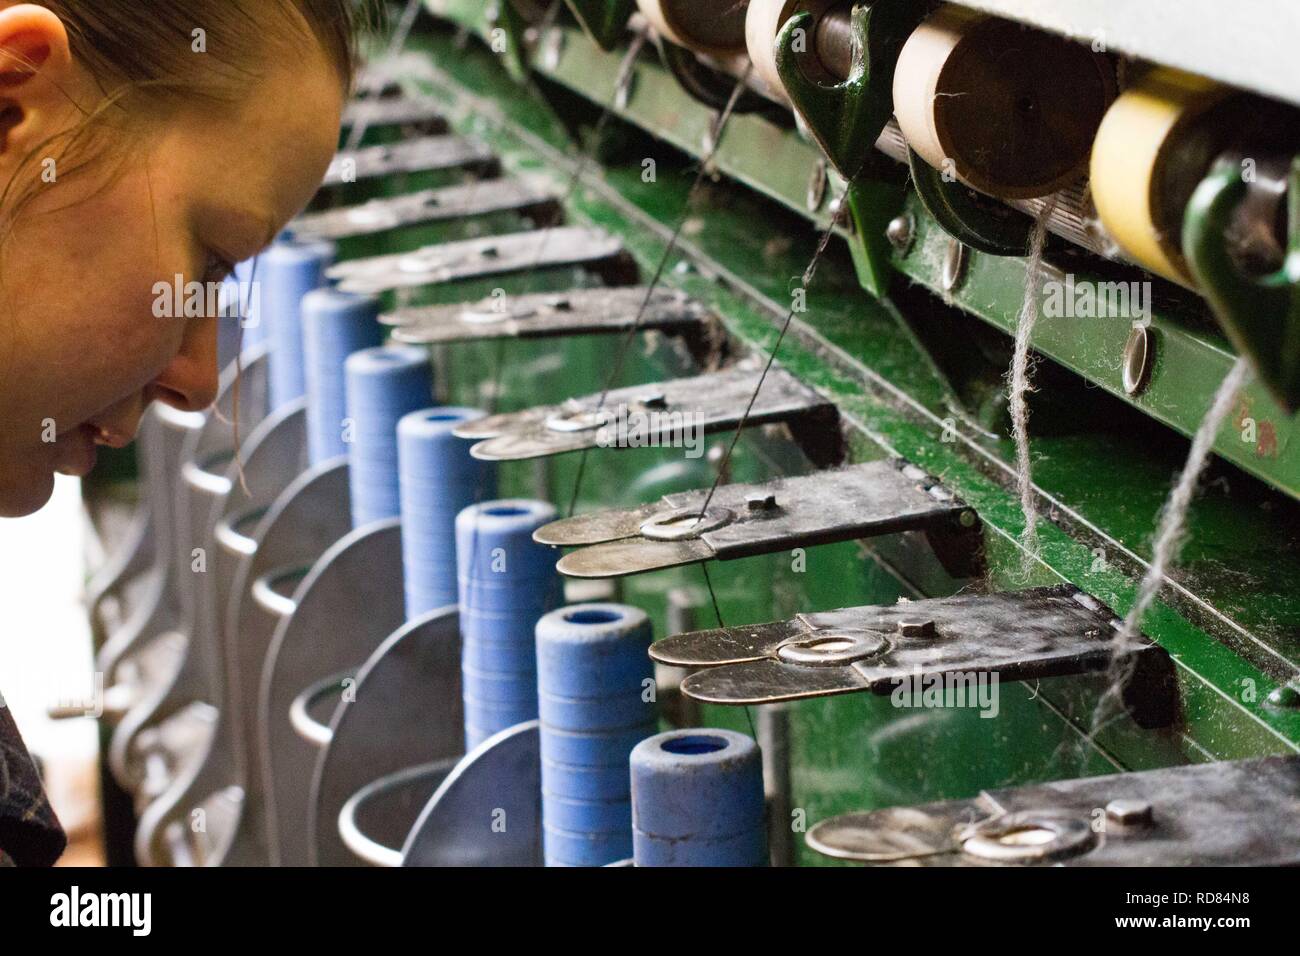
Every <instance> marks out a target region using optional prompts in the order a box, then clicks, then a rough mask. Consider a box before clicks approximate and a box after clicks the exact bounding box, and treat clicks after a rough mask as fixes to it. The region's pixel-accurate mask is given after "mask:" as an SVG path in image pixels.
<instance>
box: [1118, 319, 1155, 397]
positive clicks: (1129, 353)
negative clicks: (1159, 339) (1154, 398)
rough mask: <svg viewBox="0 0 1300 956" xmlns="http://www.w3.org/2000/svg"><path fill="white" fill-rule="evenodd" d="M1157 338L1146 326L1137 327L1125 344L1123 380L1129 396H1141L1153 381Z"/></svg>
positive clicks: (1130, 333)
mask: <svg viewBox="0 0 1300 956" xmlns="http://www.w3.org/2000/svg"><path fill="white" fill-rule="evenodd" d="M1155 357H1156V349H1155V337H1154V336H1153V335H1152V334H1151V331H1150V329H1148V328H1147V326H1145V325H1135V326H1133V330H1132V331H1131V332H1129V334H1128V341H1127V342H1125V343H1124V363H1123V379H1124V391H1125V393H1126V394H1128V395H1140V394H1142V392H1144V391H1146V387H1147V383H1148V382H1149V381H1150V380H1151V367H1152V366H1153V365H1154V364H1155Z"/></svg>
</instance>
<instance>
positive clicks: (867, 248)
mask: <svg viewBox="0 0 1300 956" xmlns="http://www.w3.org/2000/svg"><path fill="white" fill-rule="evenodd" d="M906 196H907V187H906V185H904V183H903V182H902V181H901V178H896V179H895V181H893V182H886V181H884V180H883V179H882V180H877V179H871V180H869V181H867V180H866V179H865V177H862V176H859V177H858V178H857V179H855V180H854V181H853V182H851V183H849V184H848V193H847V202H848V204H849V212H851V213H852V214H853V223H854V225H855V226H856V228H857V235H856V236H854V237H853V241H850V243H849V248H850V250H851V251H852V253H853V264H854V267H855V268H856V269H857V273H858V280H859V281H860V282H861V283H862V287H863V288H864V289H866V290H867V291H868V292H869V293H871V295H873V296H874V297H875V298H877V299H883V298H885V296H886V294H887V293H888V291H889V283H890V282H891V281H892V280H893V277H894V273H895V271H896V270H895V269H894V266H893V264H892V263H891V262H890V252H891V249H890V245H889V241H888V239H887V235H888V229H889V223H890V221H891V220H893V219H894V217H895V216H897V215H898V214H899V212H900V211H901V210H902V208H903V200H904V198H905V197H906Z"/></svg>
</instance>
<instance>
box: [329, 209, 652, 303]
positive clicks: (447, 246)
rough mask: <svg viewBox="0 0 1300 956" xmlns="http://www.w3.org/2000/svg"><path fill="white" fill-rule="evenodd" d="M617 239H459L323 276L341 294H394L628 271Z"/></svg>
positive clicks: (540, 234) (533, 235) (566, 231)
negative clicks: (504, 278) (460, 283)
mask: <svg viewBox="0 0 1300 956" xmlns="http://www.w3.org/2000/svg"><path fill="white" fill-rule="evenodd" d="M626 255H627V254H626V253H625V252H624V250H623V245H622V243H621V242H619V240H618V239H616V238H614V237H613V236H610V235H609V234H608V233H605V232H602V231H601V230H599V229H589V228H583V227H578V226H563V227H556V228H552V229H538V230H534V231H530V232H512V233H506V234H505V235H500V236H484V237H483V238H480V239H463V240H459V241H456V242H444V243H440V244H438V245H433V246H425V247H424V248H422V249H417V250H415V251H414V252H405V253H399V254H396V255H385V256H373V257H371V258H366V259H352V260H349V261H348V262H341V263H339V264H338V265H336V266H334V267H333V268H332V269H330V270H329V271H328V272H327V273H326V275H327V276H328V277H329V278H330V279H333V280H335V281H337V282H338V284H339V288H340V289H341V290H342V291H344V292H357V293H362V294H365V293H379V292H391V291H393V290H395V289H402V288H412V287H415V286H422V285H433V284H436V283H440V282H453V281H456V280H460V279H472V278H480V277H483V276H490V275H505V274H508V273H511V272H524V271H528V270H532V269H545V268H557V267H563V266H586V267H588V268H592V269H600V268H602V267H604V268H606V269H607V270H609V271H610V272H611V273H617V272H622V271H626V270H625V269H623V268H620V264H621V263H623V262H624V261H625V259H626Z"/></svg>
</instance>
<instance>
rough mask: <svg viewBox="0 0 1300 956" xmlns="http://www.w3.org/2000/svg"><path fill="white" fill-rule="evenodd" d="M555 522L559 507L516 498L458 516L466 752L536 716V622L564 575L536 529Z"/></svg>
mask: <svg viewBox="0 0 1300 956" xmlns="http://www.w3.org/2000/svg"><path fill="white" fill-rule="evenodd" d="M553 520H555V507H554V506H553V505H550V504H547V503H546V502H542V501H528V500H525V499H518V498H507V499H503V500H500V501H488V502H483V503H481V504H476V505H470V506H469V507H468V508H466V509H465V510H464V511H462V512H461V513H460V514H459V515H457V516H456V566H457V569H458V575H459V580H458V583H459V597H460V633H461V665H462V667H461V670H462V686H463V693H464V698H465V749H466V750H472V749H473V748H474V747H475V746H477V745H478V744H479V743H481V742H482V741H484V740H486V739H487V738H488V737H490V736H492V734H494V733H496V732H497V731H500V730H504V729H506V728H507V727H513V726H514V725H515V724H518V723H522V722H523V721H526V720H535V719H536V718H537V651H536V637H535V628H536V626H537V621H538V619H539V618H541V616H542V615H543V614H545V613H546V612H547V611H549V610H551V609H552V608H554V607H555V606H556V605H557V604H559V603H560V580H559V575H558V574H557V573H556V571H555V553H554V552H553V551H552V550H551V549H550V548H548V547H546V546H545V545H541V544H538V543H537V542H535V541H533V531H535V530H536V529H537V528H540V527H541V526H542V525H544V524H547V523H548V522H551V521H553Z"/></svg>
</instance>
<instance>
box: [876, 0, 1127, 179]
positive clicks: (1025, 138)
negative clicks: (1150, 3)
mask: <svg viewBox="0 0 1300 956" xmlns="http://www.w3.org/2000/svg"><path fill="white" fill-rule="evenodd" d="M1114 95H1115V76H1114V69H1113V67H1112V66H1111V64H1110V63H1109V61H1108V60H1107V59H1106V58H1105V57H1103V56H1100V55H1098V54H1095V53H1093V52H1092V51H1091V50H1090V49H1089V48H1087V47H1086V46H1082V45H1080V44H1077V43H1073V42H1070V41H1068V40H1065V39H1063V38H1061V37H1057V36H1053V35H1051V34H1047V33H1042V32H1039V31H1035V30H1030V29H1027V28H1025V27H1023V26H1021V25H1020V24H1017V23H1014V22H1012V21H1010V20H1002V19H999V18H997V17H990V16H985V15H983V14H980V13H976V12H974V11H971V10H967V9H965V8H963V7H956V6H946V7H942V8H941V9H939V10H938V11H937V12H936V13H934V14H933V15H932V16H930V17H929V19H927V20H926V21H925V22H924V23H923V24H922V25H921V26H920V27H918V28H917V29H916V30H915V31H914V32H913V33H912V35H911V36H910V37H908V39H907V42H906V43H905V44H904V45H903V49H902V51H901V52H900V54H899V57H898V63H897V66H896V68H895V72H894V115H895V117H896V118H897V119H898V123H899V126H900V127H901V128H902V131H903V135H904V136H905V137H906V139H907V141H908V144H909V145H910V146H911V148H912V149H914V150H915V151H916V152H917V153H918V154H919V155H920V156H921V158H922V159H924V160H925V161H926V162H927V163H929V164H930V165H931V166H933V167H934V168H935V169H940V170H945V169H950V170H951V171H952V172H953V173H954V174H955V175H956V177H957V178H958V179H960V180H961V181H962V182H964V183H966V184H967V185H969V186H972V187H974V188H975V189H978V190H980V191H981V192H984V193H987V194H988V195H991V196H995V197H998V198H1002V199H1031V198H1034V197H1037V196H1045V195H1047V194H1048V193H1052V192H1055V191H1057V190H1058V189H1061V188H1063V187H1065V186H1067V185H1069V184H1070V183H1072V182H1074V181H1076V180H1078V179H1079V178H1081V177H1082V176H1083V174H1084V173H1085V172H1086V171H1087V168H1088V157H1089V152H1090V150H1091V147H1092V142H1093V138H1094V136H1095V134H1096V132H1097V128H1098V126H1099V125H1100V123H1101V121H1102V118H1103V116H1104V115H1105V113H1106V109H1107V107H1108V106H1109V105H1110V103H1111V101H1112V99H1113V98H1114Z"/></svg>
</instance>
